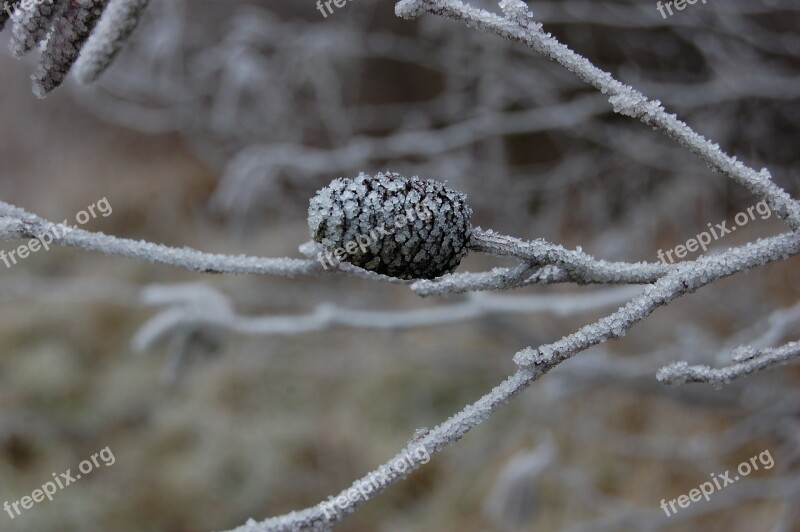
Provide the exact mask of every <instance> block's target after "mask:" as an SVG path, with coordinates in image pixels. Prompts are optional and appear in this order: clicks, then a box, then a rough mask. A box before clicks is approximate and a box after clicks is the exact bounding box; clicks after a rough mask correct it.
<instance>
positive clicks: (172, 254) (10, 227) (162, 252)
mask: <svg viewBox="0 0 800 532" xmlns="http://www.w3.org/2000/svg"><path fill="white" fill-rule="evenodd" d="M0 237H2V238H6V239H11V240H17V239H28V238H30V239H34V238H35V239H37V240H39V241H42V242H45V241H46V242H47V245H48V246H49V245H59V246H69V247H76V248H80V249H85V250H87V251H98V252H100V253H103V254H105V255H117V256H121V257H129V258H133V259H137V260H141V261H145V262H152V263H158V264H167V265H169V266H176V267H178V268H184V269H187V270H192V271H200V272H205V273H240V274H241V273H249V274H260V275H280V276H285V277H295V276H303V275H323V274H326V273H328V274H333V273H339V274H345V275H349V276H352V277H360V278H364V279H370V280H378V281H384V282H390V283H396V284H408V281H403V280H401V279H395V278H393V277H387V276H385V275H380V274H376V273H373V272H370V271H367V270H363V269H361V268H357V267H355V266H353V265H351V264H347V263H340V264H338V265H337V266H336V267H335V268H329V269H327V270H326V269H325V268H323V266H322V265H321V264H320V263H319V262H318V261H316V260H310V259H292V258H288V257H282V258H264V257H250V256H246V255H238V256H232V255H222V254H218V253H204V252H202V251H198V250H196V249H192V248H188V247H183V248H174V247H169V246H164V245H162V244H153V243H150V242H145V241H142V240H131V239H128V238H118V237H115V236H109V235H105V234H103V233H93V232H90V231H84V230H83V229H78V228H77V227H74V228H73V227H69V226H66V225H64V224H54V223H52V222H49V221H47V220H45V219H43V218H40V217H39V216H36V215H34V214H31V213H29V212H26V211H25V210H23V209H20V208H19V207H15V206H13V205H9V204H8V203H4V202H1V201H0Z"/></svg>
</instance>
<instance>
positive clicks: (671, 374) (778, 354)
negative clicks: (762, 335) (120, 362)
mask: <svg viewBox="0 0 800 532" xmlns="http://www.w3.org/2000/svg"><path fill="white" fill-rule="evenodd" d="M743 354H744V356H743ZM731 355H732V357H733V358H734V360H737V359H739V360H742V361H741V362H738V363H736V364H732V365H730V366H726V367H723V368H711V367H710V366H690V365H689V364H688V363H687V362H685V361H680V362H673V363H672V364H670V365H668V366H664V367H663V368H661V369H659V370H658V373H657V374H656V378H657V379H658V380H659V381H660V382H662V383H664V384H671V385H674V386H679V385H682V384H686V383H689V382H701V383H706V384H713V385H715V386H721V385H723V384H730V383H731V382H732V381H734V380H736V379H738V378H740V377H744V376H746V375H750V374H752V373H756V372H759V371H763V370H765V369H771V368H774V367H776V366H781V365H784V364H786V363H788V362H792V361H795V360H797V359H800V341H799V342H789V343H788V344H785V345H782V346H781V347H772V348H767V349H760V350H754V349H752V348H740V349H737V350H735V351H734V352H733V353H732V354H731Z"/></svg>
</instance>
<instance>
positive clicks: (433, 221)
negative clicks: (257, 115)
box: [308, 173, 472, 279]
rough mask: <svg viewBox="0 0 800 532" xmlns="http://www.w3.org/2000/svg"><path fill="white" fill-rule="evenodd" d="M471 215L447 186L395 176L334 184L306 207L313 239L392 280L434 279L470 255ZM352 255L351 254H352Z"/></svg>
mask: <svg viewBox="0 0 800 532" xmlns="http://www.w3.org/2000/svg"><path fill="white" fill-rule="evenodd" d="M471 217H472V209H470V208H469V206H468V205H467V203H466V196H465V195H464V194H461V193H459V192H456V191H454V190H451V189H449V188H447V187H446V186H444V184H443V183H440V182H438V181H434V180H432V179H429V180H427V181H423V180H421V179H419V178H418V177H416V176H415V177H412V178H405V177H403V176H401V175H400V174H396V173H385V174H383V173H378V174H376V175H375V176H374V177H373V176H369V175H367V174H364V173H361V174H359V176H358V177H356V178H353V179H346V178H339V179H334V180H333V181H332V182H331V183H330V184H329V185H328V186H326V187H324V188H322V189H321V190H319V191H318V192H317V194H316V196H314V197H313V198H311V201H310V202H309V206H308V229H309V232H310V233H311V238H313V239H314V240H316V241H317V242H319V243H320V244H322V245H323V246H325V248H327V249H328V251H329V252H334V251H335V250H336V249H337V248H338V249H346V248H347V246H348V245H350V246H356V244H359V245H358V246H357V247H355V248H354V249H355V250H354V251H349V250H348V253H347V254H346V255H345V257H344V260H346V261H348V262H350V263H352V264H355V265H356V266H360V267H361V268H364V269H366V270H370V271H373V272H376V273H380V274H383V275H388V276H390V277H397V278H400V279H431V278H434V277H438V276H440V275H443V274H445V273H448V272H451V271H453V270H454V269H455V268H457V267H458V265H459V264H460V263H461V259H462V258H463V257H464V256H465V255H466V253H467V245H468V242H469V239H470V233H471V230H472V226H471V224H470V218H471ZM351 249H353V248H351Z"/></svg>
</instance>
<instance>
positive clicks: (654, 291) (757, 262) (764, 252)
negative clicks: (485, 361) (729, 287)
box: [514, 233, 800, 367]
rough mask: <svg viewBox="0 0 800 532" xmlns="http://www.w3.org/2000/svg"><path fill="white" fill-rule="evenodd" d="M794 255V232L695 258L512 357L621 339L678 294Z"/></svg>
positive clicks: (562, 354)
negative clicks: (598, 315) (573, 328)
mask: <svg viewBox="0 0 800 532" xmlns="http://www.w3.org/2000/svg"><path fill="white" fill-rule="evenodd" d="M798 253H800V234H798V233H785V234H783V235H779V236H775V237H770V238H765V239H762V240H759V241H757V242H753V243H749V244H746V245H744V246H741V247H738V248H733V249H729V250H727V251H725V252H723V253H719V254H717V255H710V256H704V257H700V258H699V259H697V260H695V261H692V262H684V263H681V264H679V265H678V267H677V268H676V269H675V270H674V271H672V272H670V273H669V274H667V275H665V276H664V277H662V278H661V279H659V280H658V281H656V282H655V283H653V284H652V285H648V286H647V288H645V290H644V292H643V293H642V295H640V296H638V297H636V298H634V299H633V300H631V301H630V302H629V303H628V304H627V305H625V306H624V307H622V308H620V309H619V310H618V311H617V312H615V313H614V314H611V315H609V316H606V317H605V318H603V319H601V320H599V321H598V322H596V323H593V324H590V325H586V326H585V327H583V328H581V329H580V330H579V331H577V332H575V333H573V334H571V335H569V336H565V337H564V338H562V339H561V340H559V341H557V342H553V343H551V344H548V345H544V346H541V347H539V348H537V349H530V348H528V349H524V350H522V351H520V352H518V353H517V354H516V355H514V361H515V362H516V363H517V364H519V365H521V366H523V367H527V366H530V365H540V364H543V363H550V361H553V360H566V359H567V358H569V357H571V356H573V355H575V354H576V353H579V352H580V351H583V350H584V349H587V348H589V347H591V346H593V345H596V344H598V343H600V342H604V341H606V340H609V339H612V338H621V337H622V336H625V334H626V333H627V331H628V330H629V329H630V328H631V327H633V326H634V325H635V324H637V323H639V322H640V321H642V320H644V319H645V318H646V317H647V316H649V315H650V314H651V313H652V312H653V311H654V310H655V309H657V308H658V307H660V306H663V305H666V304H668V303H669V302H671V301H673V300H675V299H677V298H678V297H680V296H682V295H685V294H688V293H692V292H694V291H695V290H697V289H698V288H701V287H703V286H705V285H707V284H709V283H712V282H714V281H718V280H720V279H722V278H724V277H728V276H730V275H733V274H735V273H739V272H742V271H746V270H749V269H750V268H755V267H757V266H763V265H764V264H768V263H770V262H774V261H776V260H784V259H787V258H789V257H791V256H793V255H797V254H798Z"/></svg>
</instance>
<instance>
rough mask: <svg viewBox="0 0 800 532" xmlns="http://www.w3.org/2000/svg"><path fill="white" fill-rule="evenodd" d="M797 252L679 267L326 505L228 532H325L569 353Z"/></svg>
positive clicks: (760, 245) (774, 241)
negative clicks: (402, 461) (396, 466)
mask: <svg viewBox="0 0 800 532" xmlns="http://www.w3.org/2000/svg"><path fill="white" fill-rule="evenodd" d="M798 253H800V234H798V233H787V234H784V235H780V236H777V237H772V238H768V239H764V240H760V241H758V242H755V243H750V244H747V245H745V246H742V247H740V248H734V249H729V250H727V251H725V252H723V253H720V254H719V255H713V256H710V257H702V258H700V259H698V260H697V261H694V262H687V263H682V264H681V265H680V266H679V267H678V268H677V269H676V270H675V271H674V272H672V273H669V274H668V275H666V276H665V277H664V278H662V279H661V280H659V281H658V282H656V283H655V284H654V285H652V286H648V287H647V288H646V289H645V293H644V294H643V295H641V296H639V297H638V298H636V299H634V300H633V301H631V302H630V303H629V304H628V305H627V306H626V307H624V308H623V309H621V310H620V311H618V312H616V313H614V314H612V315H610V316H607V317H605V318H602V319H600V320H599V321H598V322H596V323H594V324H592V325H588V326H586V327H584V328H582V329H580V330H579V331H577V332H576V333H573V334H571V335H569V336H567V337H565V338H563V339H562V340H560V341H559V342H556V343H554V344H550V345H547V346H542V347H540V348H538V349H536V350H530V349H526V350H523V351H520V352H518V353H517V354H516V355H515V356H514V360H515V362H517V364H519V365H520V366H521V369H519V370H518V371H517V372H516V373H514V374H513V375H512V376H511V377H509V378H508V379H506V380H505V381H503V382H502V383H501V384H500V385H498V386H497V387H495V388H494V389H493V390H492V391H491V392H489V393H488V394H486V395H485V396H483V397H482V398H480V399H479V400H478V401H476V402H475V403H473V404H471V405H468V406H467V407H465V408H464V409H463V410H461V411H460V412H459V413H457V414H455V415H454V416H452V417H451V418H450V419H448V420H447V421H445V422H444V423H442V424H441V425H438V426H437V427H435V428H433V429H432V430H431V431H430V432H428V433H427V434H426V435H425V436H424V437H422V438H420V439H419V440H418V441H416V442H415V443H414V444H413V445H409V446H407V447H406V448H405V449H403V450H402V451H401V452H400V453H398V454H397V455H396V456H395V457H394V458H392V460H390V461H389V462H387V463H386V464H384V465H382V466H380V467H379V468H378V469H376V470H375V471H373V472H371V473H369V474H367V475H366V476H364V477H362V478H360V479H359V480H357V481H355V482H354V483H353V484H352V485H351V486H350V487H349V488H347V489H344V490H342V491H341V492H340V493H339V494H337V495H336V496H333V497H331V498H329V499H328V502H321V503H319V504H317V505H315V506H312V507H310V508H307V509H305V510H302V511H298V512H292V513H289V514H286V515H283V516H278V517H273V518H270V519H267V520H265V521H262V522H260V523H257V522H256V521H254V520H252V519H251V520H250V521H248V523H246V524H245V525H243V526H241V527H239V528H236V529H234V530H233V531H231V532H267V531H276V530H307V529H311V530H322V529H327V528H329V527H330V526H331V525H332V524H334V523H336V522H339V521H340V520H341V519H342V517H343V516H344V515H346V514H349V513H352V512H354V511H355V510H356V509H357V508H358V507H360V506H361V505H363V504H364V503H365V502H366V501H367V500H368V497H353V496H352V494H353V493H358V488H359V486H362V485H363V484H364V483H370V482H373V479H374V478H375V476H376V475H381V474H382V472H384V471H386V470H387V468H389V467H390V466H391V464H392V463H394V461H395V460H397V459H398V458H399V457H403V456H406V455H407V454H408V453H410V452H412V451H413V449H415V448H419V447H420V446H421V447H424V448H425V451H426V452H427V453H428V454H429V455H433V454H434V453H437V452H439V451H440V450H442V449H444V448H445V447H447V446H448V445H451V444H453V443H455V442H456V441H458V440H460V439H461V438H462V437H463V436H464V435H465V434H466V433H467V432H468V431H469V430H471V429H472V428H474V427H476V426H477V425H479V424H480V423H482V422H483V421H485V420H486V419H488V418H489V417H490V416H491V415H492V414H493V413H494V412H495V411H496V410H497V409H499V408H500V407H501V406H503V405H505V404H506V403H508V402H509V401H510V400H511V399H512V398H513V397H514V396H515V395H517V394H518V393H519V392H521V391H522V390H524V389H525V388H527V387H528V386H530V385H531V384H532V383H533V382H534V381H536V380H538V379H539V377H541V376H543V375H544V374H546V373H548V372H549V371H550V370H551V369H553V368H554V367H556V366H557V365H559V364H560V363H562V362H564V361H565V360H567V359H568V358H570V357H572V356H573V355H575V354H577V353H579V352H581V351H584V350H585V349H587V348H588V347H590V346H592V345H595V344H597V343H599V342H602V341H604V340H606V339H609V338H618V337H620V336H623V335H624V333H625V331H627V330H628V329H629V328H630V327H632V326H633V325H635V324H636V323H638V322H639V321H641V320H643V319H644V318H645V317H646V316H647V315H649V314H650V313H651V312H652V311H653V310H654V309H655V308H656V307H658V306H659V305H663V304H666V303H667V302H669V301H672V300H673V299H675V298H677V297H679V296H680V295H682V294H684V293H688V292H693V291H694V290H696V289H697V288H700V287H701V286H705V285H706V284H708V283H710V282H712V281H715V280H718V279H721V278H722V277H725V276H728V275H732V274H734V273H738V272H741V271H744V270H747V269H749V268H753V267H756V266H763V265H765V264H767V263H770V262H774V261H777V260H783V259H786V258H788V257H790V256H792V255H796V254H798ZM418 466H419V464H418V463H415V464H414V468H416V467H418ZM410 471H411V469H409V470H408V471H406V472H404V473H403V474H398V475H394V476H392V477H382V479H381V482H380V483H379V484H378V485H377V486H376V488H375V490H374V491H373V492H371V493H370V497H371V496H372V495H375V494H377V493H380V492H382V491H384V490H385V489H387V488H388V487H389V486H390V485H392V484H394V483H396V482H399V481H400V480H402V479H403V478H405V477H406V476H408V474H409V473H410ZM340 498H343V499H341V500H342V501H346V504H344V503H343V504H342V507H341V508H339V507H338V506H335V507H336V508H339V511H337V513H335V514H334V515H330V508H331V504H332V503H331V502H330V501H333V500H336V499H340ZM326 510H328V512H326Z"/></svg>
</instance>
